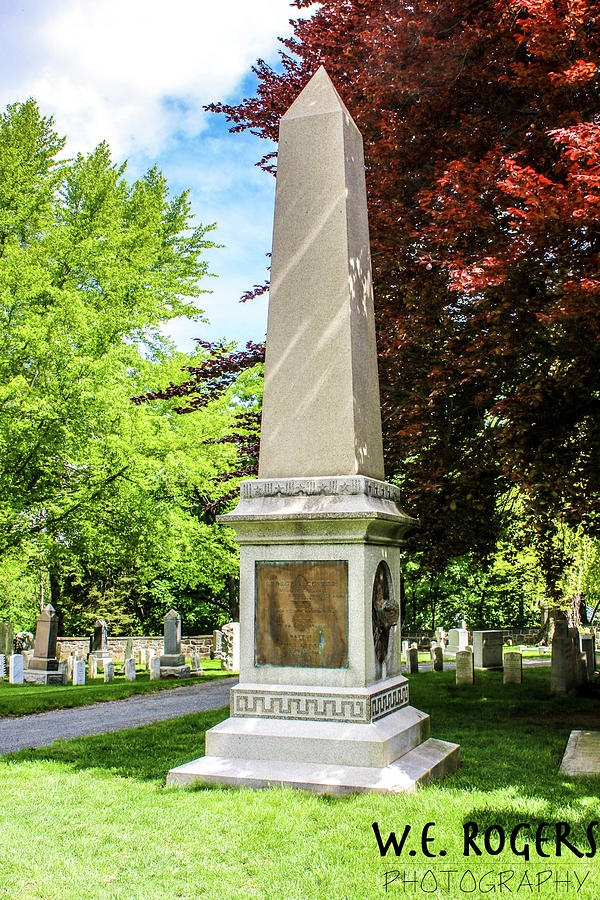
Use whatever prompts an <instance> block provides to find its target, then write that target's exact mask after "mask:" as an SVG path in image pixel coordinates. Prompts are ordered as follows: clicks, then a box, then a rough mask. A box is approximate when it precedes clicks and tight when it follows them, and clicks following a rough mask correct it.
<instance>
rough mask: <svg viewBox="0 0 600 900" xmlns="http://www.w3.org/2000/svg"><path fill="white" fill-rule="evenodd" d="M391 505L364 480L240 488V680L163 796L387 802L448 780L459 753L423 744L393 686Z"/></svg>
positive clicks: (424, 730) (421, 722)
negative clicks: (367, 797) (280, 788)
mask: <svg viewBox="0 0 600 900" xmlns="http://www.w3.org/2000/svg"><path fill="white" fill-rule="evenodd" d="M397 494H398V491H397V489H396V488H395V487H394V486H393V485H389V484H386V483H385V482H381V481H377V480H375V479H371V478H366V477H364V476H354V477H347V478H342V477H331V478H323V477H322V478H312V479H277V480H273V481H271V480H266V479H259V480H257V481H249V482H244V483H243V484H242V486H241V500H240V503H239V505H238V507H237V509H236V510H235V511H234V512H233V513H230V514H229V515H228V516H223V517H222V521H224V522H227V523H228V524H231V525H232V526H233V527H234V528H235V529H236V532H237V539H238V541H239V543H240V591H241V594H240V611H241V662H240V679H241V680H240V683H239V684H238V685H237V686H236V687H234V688H232V690H231V717H230V718H229V719H227V720H226V721H225V722H222V723H220V724H219V725H217V726H215V727H214V728H211V729H210V730H209V731H208V732H207V734H206V756H205V757H202V758H201V759H197V760H194V761H193V762H190V763H187V764H186V765H183V766H179V767H177V768H175V769H172V770H171V771H170V772H169V775H168V778H167V784H170V785H174V784H188V783H190V782H192V781H203V782H206V783H225V784H230V785H245V786H249V787H256V788H259V787H267V786H269V785H272V784H277V785H282V784H283V785H288V786H290V787H302V788H304V789H308V790H313V791H317V792H321V793H323V792H325V793H339V792H341V793H347V792H349V791H363V790H373V791H384V792H388V791H389V792H395V791H404V790H410V789H412V788H414V787H415V786H416V785H417V784H420V783H425V782H427V781H429V780H431V779H432V778H439V777H442V776H443V775H445V774H447V773H448V772H452V771H454V770H455V769H456V767H457V765H458V762H459V748H458V746H457V745H456V744H450V743H447V742H444V741H438V740H434V739H432V738H431V737H430V725H429V716H427V715H426V714H425V713H422V712H420V711H419V710H416V709H414V708H413V707H412V706H410V705H409V689H408V681H407V679H406V678H405V677H404V676H403V675H402V674H401V660H400V649H401V648H400V634H399V628H398V626H397V625H396V624H395V622H397V610H398V605H397V601H396V600H395V598H396V597H398V596H399V593H400V571H399V554H398V547H399V545H400V543H401V541H402V536H403V534H404V533H405V531H406V529H407V528H408V527H410V526H411V525H412V524H413V520H412V519H410V518H409V517H408V516H405V515H403V514H402V513H401V512H399V510H398V507H397V506H396V502H395V501H396V499H397ZM386 610H387V612H386ZM394 610H395V620H394V623H392V621H391V620H392V619H393V618H394V616H393V613H394ZM390 611H391V613H392V615H390ZM386 615H387V619H386Z"/></svg>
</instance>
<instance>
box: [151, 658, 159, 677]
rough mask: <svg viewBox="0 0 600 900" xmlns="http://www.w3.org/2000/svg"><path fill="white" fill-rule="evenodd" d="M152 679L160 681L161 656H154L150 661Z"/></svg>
mask: <svg viewBox="0 0 600 900" xmlns="http://www.w3.org/2000/svg"><path fill="white" fill-rule="evenodd" d="M148 665H149V669H150V681H158V680H159V679H160V657H159V656H152V657H151V658H150V661H149V664H148Z"/></svg>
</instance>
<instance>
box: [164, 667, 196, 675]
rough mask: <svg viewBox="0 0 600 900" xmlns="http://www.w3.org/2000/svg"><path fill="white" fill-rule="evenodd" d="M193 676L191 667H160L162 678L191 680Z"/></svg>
mask: <svg viewBox="0 0 600 900" xmlns="http://www.w3.org/2000/svg"><path fill="white" fill-rule="evenodd" d="M191 675H192V670H191V669H190V667H189V666H162V665H161V666H160V677H161V678H190V677H191Z"/></svg>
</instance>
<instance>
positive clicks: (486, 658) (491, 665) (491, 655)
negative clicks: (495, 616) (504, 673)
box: [473, 629, 504, 669]
mask: <svg viewBox="0 0 600 900" xmlns="http://www.w3.org/2000/svg"><path fill="white" fill-rule="evenodd" d="M503 643H504V633H503V632H502V631H498V630H497V629H494V630H488V631H474V632H473V663H474V666H475V668H476V669H501V668H502V645H503Z"/></svg>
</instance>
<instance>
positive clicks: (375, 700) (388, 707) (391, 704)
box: [371, 683, 408, 722]
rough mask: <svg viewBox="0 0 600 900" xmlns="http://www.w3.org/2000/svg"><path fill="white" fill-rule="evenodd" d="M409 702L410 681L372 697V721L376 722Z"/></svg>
mask: <svg viewBox="0 0 600 900" xmlns="http://www.w3.org/2000/svg"><path fill="white" fill-rule="evenodd" d="M407 704H408V683H407V684H400V685H398V687H394V688H389V690H387V691H381V693H379V694H374V695H373V696H372V697H371V721H372V722H376V721H377V719H382V718H383V717H384V716H388V715H389V714H390V713H393V712H396V710H398V709H402V707H403V706H406V705H407Z"/></svg>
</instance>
